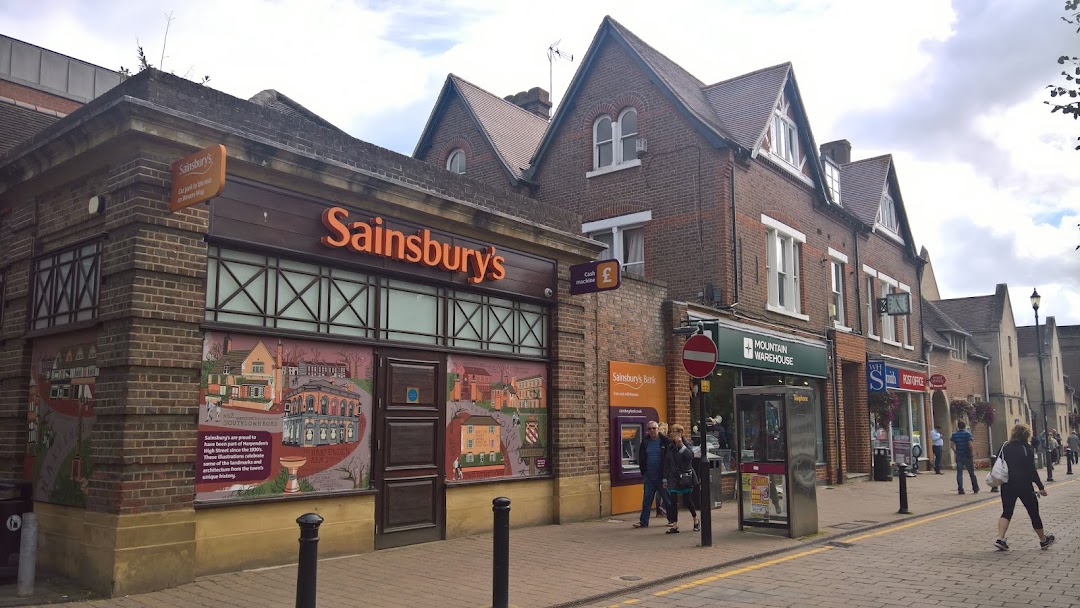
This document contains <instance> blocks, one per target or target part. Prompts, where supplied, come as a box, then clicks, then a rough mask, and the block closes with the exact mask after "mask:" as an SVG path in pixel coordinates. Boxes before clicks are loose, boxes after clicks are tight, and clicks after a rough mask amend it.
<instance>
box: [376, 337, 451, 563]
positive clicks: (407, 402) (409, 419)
mask: <svg viewBox="0 0 1080 608" xmlns="http://www.w3.org/2000/svg"><path fill="white" fill-rule="evenodd" d="M443 361H444V358H443V357H442V356H441V355H438V354H434V353H420V352H408V351H380V352H379V377H378V382H379V385H378V387H377V391H378V401H377V403H376V407H377V410H376V416H375V418H376V425H375V441H376V443H375V484H376V486H375V487H376V488H377V489H378V491H379V494H378V499H377V502H376V507H375V548H376V549H386V548H388V547H399V546H401V545H411V544H414V543H423V542H428V541H433V540H441V539H442V538H443V517H444V512H445V507H446V501H445V495H444V492H443V453H444V452H445V450H444V449H443V435H444V434H445V432H444V429H445V423H444V422H443V412H444V411H445V410H446V407H445V406H446V387H445V381H446V372H445V365H444V363H443Z"/></svg>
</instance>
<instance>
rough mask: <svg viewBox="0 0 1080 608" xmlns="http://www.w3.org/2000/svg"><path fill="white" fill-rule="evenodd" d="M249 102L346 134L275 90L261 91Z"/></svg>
mask: <svg viewBox="0 0 1080 608" xmlns="http://www.w3.org/2000/svg"><path fill="white" fill-rule="evenodd" d="M248 101H250V102H251V103H253V104H255V105H260V106H264V107H267V108H271V109H274V110H277V111H278V112H281V113H282V114H285V115H287V116H292V117H294V118H303V119H306V120H310V121H311V122H313V123H315V124H317V125H319V126H323V127H327V128H329V129H333V130H335V131H338V132H341V133H344V131H342V130H341V129H339V128H337V127H336V126H334V125H333V124H331V123H330V122H329V121H327V120H326V119H325V118H323V117H322V116H319V115H318V114H316V113H314V112H312V111H311V110H309V109H307V108H305V107H304V106H302V105H300V103H299V102H297V101H295V100H293V99H291V98H290V97H288V96H286V95H284V94H282V93H280V92H279V91H275V90H274V89H266V90H265V91H260V92H259V93H256V94H255V96H254V97H252V98H251V99H249V100H248Z"/></svg>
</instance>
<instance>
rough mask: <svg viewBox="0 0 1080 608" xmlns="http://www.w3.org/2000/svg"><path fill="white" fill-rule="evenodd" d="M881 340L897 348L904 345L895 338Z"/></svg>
mask: <svg viewBox="0 0 1080 608" xmlns="http://www.w3.org/2000/svg"><path fill="white" fill-rule="evenodd" d="M881 341H882V342H884V343H885V344H888V345H889V346H895V347H897V348H900V347H901V346H903V345H902V344H900V343H899V342H897V341H895V340H890V339H888V338H882V339H881Z"/></svg>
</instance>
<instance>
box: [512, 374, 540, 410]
mask: <svg viewBox="0 0 1080 608" xmlns="http://www.w3.org/2000/svg"><path fill="white" fill-rule="evenodd" d="M517 399H518V403H517V407H518V408H519V409H540V408H543V407H546V406H545V404H546V403H547V387H546V382H545V380H544V377H543V376H531V377H529V378H522V379H521V380H518V381H517Z"/></svg>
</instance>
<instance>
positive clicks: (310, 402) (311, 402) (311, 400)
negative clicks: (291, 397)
mask: <svg viewBox="0 0 1080 608" xmlns="http://www.w3.org/2000/svg"><path fill="white" fill-rule="evenodd" d="M307 411H308V413H309V414H314V413H315V397H313V396H311V395H308V398H307Z"/></svg>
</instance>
